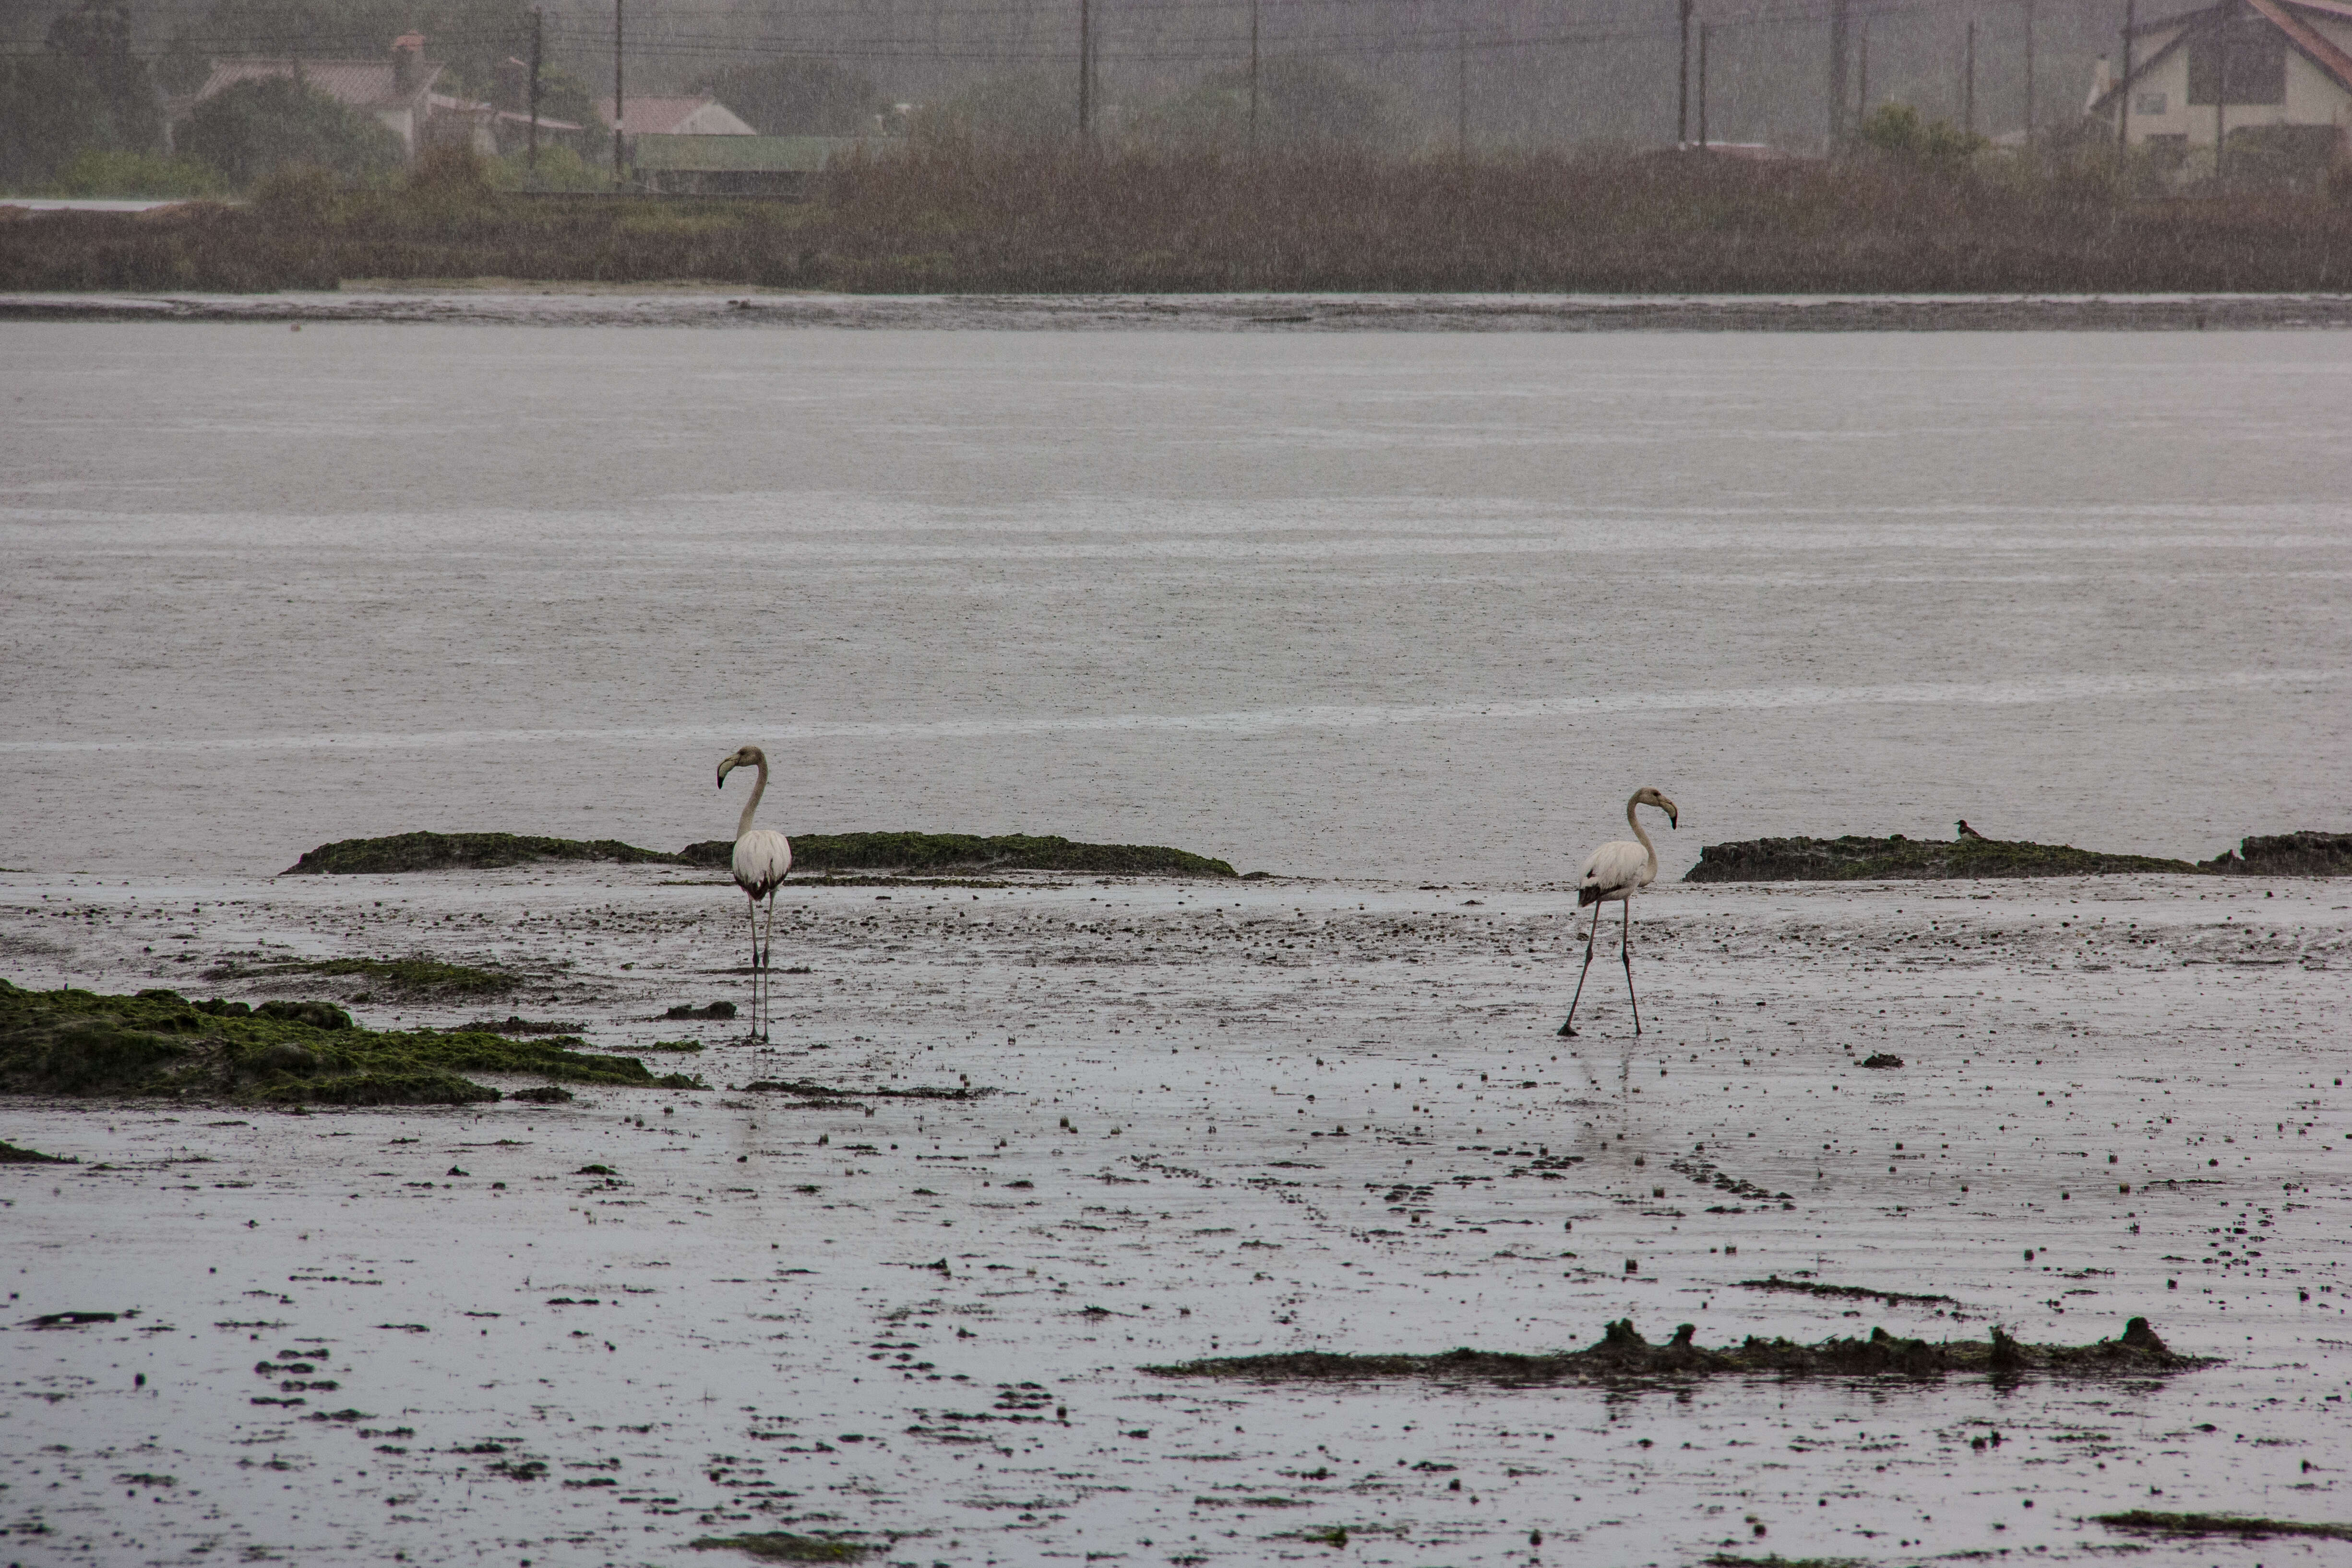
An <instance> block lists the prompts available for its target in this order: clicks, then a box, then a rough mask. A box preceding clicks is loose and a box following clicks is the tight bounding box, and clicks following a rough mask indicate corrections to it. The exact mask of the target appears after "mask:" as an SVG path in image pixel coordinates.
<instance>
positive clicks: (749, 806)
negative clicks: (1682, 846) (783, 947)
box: [735, 757, 1657, 860]
mask: <svg viewBox="0 0 2352 1568" xmlns="http://www.w3.org/2000/svg"><path fill="white" fill-rule="evenodd" d="M767 793H768V759H767V758H766V757H761V759H760V782H759V783H758V784H753V785H752V786H751V799H749V800H747V801H745V802H744V803H743V820H742V821H740V822H739V823H737V824H736V825H735V837H738V838H740V837H743V835H745V834H747V833H749V832H751V814H752V813H753V812H755V811H757V810H759V809H760V797H761V795H765V794H767ZM1644 842H1647V841H1646V840H1644ZM1650 858H1651V859H1653V860H1655V859H1656V858H1657V856H1656V855H1655V854H1652V855H1651V857H1650Z"/></svg>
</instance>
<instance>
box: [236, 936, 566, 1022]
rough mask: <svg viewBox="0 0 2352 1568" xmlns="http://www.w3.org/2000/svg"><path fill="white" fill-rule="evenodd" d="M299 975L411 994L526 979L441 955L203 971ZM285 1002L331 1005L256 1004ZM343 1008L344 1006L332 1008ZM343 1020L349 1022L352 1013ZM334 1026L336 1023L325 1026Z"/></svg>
mask: <svg viewBox="0 0 2352 1568" xmlns="http://www.w3.org/2000/svg"><path fill="white" fill-rule="evenodd" d="M297 975H325V976H327V977H329V978H331V979H337V980H356V981H360V982H362V983H363V984H364V986H365V988H366V989H367V990H368V991H369V992H370V993H371V994H373V993H374V992H377V991H388V992H391V993H393V994H396V995H400V996H403V997H405V998H407V999H409V1000H412V1001H414V1000H418V999H421V998H425V997H457V996H495V995H498V994H501V993H503V992H508V991H511V990H513V989H514V988H515V987H516V986H518V985H520V984H522V981H521V978H520V976H518V975H513V974H509V973H505V972H504V971H502V970H497V969H478V968H476V967H474V966H473V965H471V964H467V963H444V962H443V961H442V960H440V959H437V958H426V957H425V956H423V955H421V954H420V955H418V956H416V957H414V958H287V959H273V960H269V961H268V962H265V963H234V962H232V963H222V964H216V965H215V966H214V967H213V968H210V969H207V970H205V972H204V978H205V979H206V980H269V979H287V978H290V977H293V976H297ZM287 1007H312V1008H317V1007H327V1004H325V1003H323V1002H264V1003H262V1004H261V1005H258V1006H257V1007H256V1008H255V1009H254V1011H255V1012H256V1013H268V1012H270V1011H271V1010H272V1009H283V1008H287ZM328 1011H330V1012H336V1013H340V1012H341V1009H340V1008H332V1007H330V1008H328ZM343 1022H344V1023H345V1024H349V1023H350V1022H351V1018H350V1016H349V1015H348V1014H346V1015H344V1016H343ZM329 1027H333V1026H331V1025H330V1026H329Z"/></svg>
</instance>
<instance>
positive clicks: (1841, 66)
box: [1830, 0, 1846, 153]
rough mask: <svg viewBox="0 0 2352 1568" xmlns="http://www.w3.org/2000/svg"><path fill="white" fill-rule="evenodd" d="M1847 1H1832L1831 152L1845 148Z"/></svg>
mask: <svg viewBox="0 0 2352 1568" xmlns="http://www.w3.org/2000/svg"><path fill="white" fill-rule="evenodd" d="M1845 8H1846V0H1830V151H1831V152H1832V153H1837V152H1840V151H1843V148H1844V146H1845V101H1846V100H1845Z"/></svg>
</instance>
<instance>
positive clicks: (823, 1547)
mask: <svg viewBox="0 0 2352 1568" xmlns="http://www.w3.org/2000/svg"><path fill="white" fill-rule="evenodd" d="M687 1544H688V1545H689V1546H691V1547H693V1548H694V1549H695V1550H696V1551H697V1552H742V1553H744V1554H745V1555H746V1556H749V1557H756V1558H758V1559H759V1560H760V1561H761V1562H762V1563H856V1562H858V1561H860V1560H861V1559H864V1558H866V1557H871V1556H872V1555H874V1553H876V1552H879V1551H881V1550H882V1548H880V1547H879V1546H868V1545H866V1543H864V1542H856V1541H840V1540H836V1539H835V1538H833V1537H831V1536H825V1535H793V1534H792V1533H790V1532H789V1531H782V1530H771V1531H761V1532H759V1533H757V1534H752V1535H706V1536H703V1537H701V1538H700V1539H699V1540H696V1541H690V1542H688V1543H687Z"/></svg>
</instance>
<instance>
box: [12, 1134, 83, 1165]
mask: <svg viewBox="0 0 2352 1568" xmlns="http://www.w3.org/2000/svg"><path fill="white" fill-rule="evenodd" d="M80 1163H81V1162H80V1161H79V1160H76V1159H72V1158H70V1157H68V1156H67V1155H64V1154H44V1153H42V1152H40V1151H39V1150H38V1149H20V1148H18V1147H17V1146H16V1144H14V1143H11V1142H7V1141H6V1140H5V1139H0V1165H79V1164H80Z"/></svg>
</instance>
